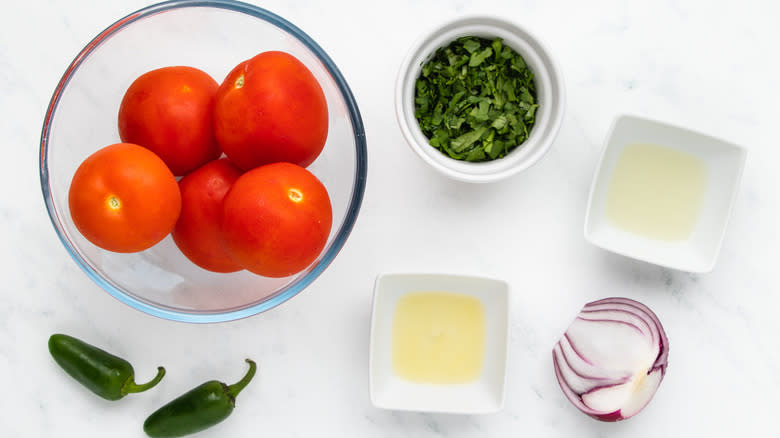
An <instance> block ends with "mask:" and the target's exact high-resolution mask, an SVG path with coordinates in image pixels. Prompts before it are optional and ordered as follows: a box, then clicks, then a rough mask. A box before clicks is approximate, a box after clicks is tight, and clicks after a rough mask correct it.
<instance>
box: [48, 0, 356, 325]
mask: <svg viewBox="0 0 780 438" xmlns="http://www.w3.org/2000/svg"><path fill="white" fill-rule="evenodd" d="M189 7H211V8H216V9H225V10H232V11H236V12H240V13H244V14H247V15H250V16H253V17H255V18H258V19H260V20H262V21H265V22H267V23H269V24H271V25H274V26H276V27H278V28H279V29H281V30H283V31H285V32H287V33H289V34H290V35H292V36H293V37H295V38H296V39H297V40H298V41H299V42H301V43H302V44H303V45H304V46H306V47H307V48H308V49H309V50H311V51H312V53H313V54H314V55H315V56H316V57H317V58H318V59H319V61H320V62H322V63H323V65H324V66H325V68H326V70H327V71H328V73H329V74H330V75H331V77H332V78H333V80H334V81H335V83H336V85H337V86H338V89H339V93H340V94H341V96H342V98H343V99H344V102H345V105H346V107H347V112H348V114H349V119H350V122H351V124H352V130H353V132H354V138H355V145H356V151H355V152H356V157H355V159H356V166H355V181H354V184H353V186H352V195H351V197H350V200H349V205H348V207H347V214H346V216H345V218H344V222H343V223H342V224H341V227H340V228H339V229H338V231H337V232H336V236H335V238H334V239H333V241H332V242H331V244H330V246H329V247H328V248H327V250H326V251H325V253H324V255H323V256H322V258H321V259H320V261H319V262H317V264H316V265H314V266H313V267H312V268H310V270H309V272H307V273H306V274H305V275H303V276H302V277H300V278H298V279H296V280H295V281H294V282H292V283H289V284H287V285H285V286H284V287H283V288H282V289H280V290H279V291H277V292H276V293H275V294H274V295H272V296H271V297H269V298H267V299H265V300H263V301H261V302H259V303H256V304H253V305H251V306H247V307H244V308H240V309H237V310H229V311H226V312H215V313H210V312H187V311H180V310H173V309H168V308H164V307H158V306H155V305H153V304H151V303H149V302H146V301H144V300H142V299H139V298H136V297H134V296H132V295H129V294H127V293H125V292H124V291H122V290H121V289H120V288H118V287H117V286H115V285H114V284H113V283H111V282H110V281H108V280H107V279H106V278H104V277H103V276H102V275H100V274H99V273H98V272H97V271H95V270H94V269H93V268H92V267H91V266H90V264H89V263H88V262H87V261H86V260H85V259H84V258H82V257H81V255H79V253H78V252H77V251H75V250H74V248H73V247H72V246H71V245H70V243H69V240H68V238H67V237H66V235H65V231H64V229H63V226H62V224H61V223H60V221H59V218H58V212H57V209H56V208H55V206H54V201H53V199H52V196H51V192H50V189H49V170H48V150H49V149H48V143H49V134H50V131H51V123H52V120H53V116H54V114H55V112H56V109H57V106H58V104H59V101H60V98H61V96H62V93H63V91H64V90H65V88H66V87H67V85H68V83H69V82H70V79H71V78H72V77H73V75H74V74H75V73H76V71H78V68H79V66H80V65H81V64H82V62H83V61H84V60H86V59H87V58H88V57H89V56H90V55H91V54H92V52H93V51H94V50H95V49H96V48H97V47H98V46H99V45H100V44H101V43H102V42H103V41H105V40H107V39H108V38H110V37H111V36H112V35H114V34H115V33H117V32H118V31H120V30H121V29H123V28H125V27H126V26H128V25H130V24H132V23H133V22H135V21H138V20H141V19H143V18H146V17H149V16H151V15H154V14H157V13H160V12H165V11H169V10H174V9H183V8H189ZM39 165H40V179H41V190H42V192H43V198H44V201H45V203H46V210H47V212H48V214H49V219H50V220H51V223H52V225H53V226H54V230H55V232H56V233H57V236H58V237H59V239H60V241H61V242H62V244H63V246H65V249H66V250H67V251H68V253H69V254H70V256H71V257H72V258H73V260H74V261H75V262H76V264H77V265H78V266H79V267H80V268H81V269H82V270H83V271H84V272H85V273H86V274H87V276H89V277H90V278H91V279H92V280H93V281H94V282H95V283H97V284H98V285H99V286H100V287H101V288H102V289H103V290H105V291H106V292H108V293H109V294H110V295H111V296H113V297H114V298H116V299H118V300H119V301H121V302H123V303H125V304H127V305H129V306H130V307H132V308H134V309H136V310H140V311H142V312H144V313H147V314H149V315H152V316H156V317H159V318H162V319H167V320H171V321H179V322H190V323H212V322H225V321H233V320H237V319H242V318H246V317H249V316H253V315H256V314H258V313H261V312H264V311H266V310H270V309H272V308H274V307H276V306H278V305H280V304H282V303H283V302H285V301H287V300H289V299H290V298H292V297H294V296H295V295H297V294H298V293H299V292H301V291H302V290H303V289H305V288H306V287H307V286H308V285H309V284H311V283H312V282H313V281H314V280H315V279H316V278H317V277H319V275H320V274H322V272H323V271H324V270H325V268H326V267H328V265H330V263H331V262H332V261H333V259H334V258H335V257H336V255H337V254H338V252H339V251H340V250H341V248H342V247H343V246H344V243H345V242H346V240H347V237H348V236H349V234H350V232H351V231H352V228H353V227H354V225H355V221H356V220H357V215H358V211H359V210H360V206H361V204H362V201H363V194H364V192H365V186H366V173H367V148H366V136H365V129H364V127H363V120H362V118H361V116H360V111H359V110H358V106H357V102H356V101H355V98H354V96H353V95H352V91H351V90H350V88H349V85H347V82H346V80H345V79H344V77H343V75H342V74H341V72H340V71H339V69H338V67H336V64H335V63H334V62H333V60H331V59H330V57H329V56H328V55H327V54H326V53H325V51H324V50H323V49H322V48H321V47H320V46H319V45H318V44H317V43H316V42H315V41H314V40H313V39H312V38H311V37H309V36H308V35H307V34H306V33H305V32H303V31H302V30H301V29H299V28H298V27H297V26H295V25H294V24H292V23H290V22H289V21H287V20H285V19H284V18H282V17H280V16H278V15H276V14H274V13H273V12H270V11H268V10H266V9H263V8H260V7H258V6H254V5H250V4H247V3H243V2H240V1H235V0H169V1H164V2H161V3H156V4H153V5H150V6H147V7H144V8H141V9H139V10H137V11H135V12H133V13H131V14H129V15H126V16H125V17H123V18H121V19H119V20H117V21H116V22H114V23H113V24H111V25H110V26H108V27H107V28H106V29H104V30H103V31H102V32H100V33H99V34H98V35H97V36H95V37H94V38H93V39H92V40H91V41H90V42H89V43H88V44H87V45H86V46H85V47H84V48H83V49H81V51H79V53H78V54H77V55H76V57H75V58H74V59H73V61H72V62H71V63H70V65H69V66H68V68H67V69H66V70H65V73H64V74H63V75H62V78H61V79H60V81H59V82H58V83H57V86H56V88H55V89H54V93H53V94H52V97H51V100H50V102H49V105H48V108H47V110H46V115H45V117H44V123H43V128H42V130H41V141H40V157H39Z"/></svg>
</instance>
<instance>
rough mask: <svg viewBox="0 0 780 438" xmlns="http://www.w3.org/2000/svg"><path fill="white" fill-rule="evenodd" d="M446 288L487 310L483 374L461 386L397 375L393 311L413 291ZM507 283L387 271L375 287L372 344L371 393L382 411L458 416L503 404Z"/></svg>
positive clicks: (507, 321)
mask: <svg viewBox="0 0 780 438" xmlns="http://www.w3.org/2000/svg"><path fill="white" fill-rule="evenodd" d="M420 291H444V292H452V293H457V294H465V295H469V296H472V297H475V298H477V299H479V300H480V302H481V303H482V305H483V307H484V309H485V356H484V362H483V367H482V374H481V375H480V376H479V377H478V378H477V379H476V380H474V381H473V382H469V383H462V384H424V383H415V382H410V381H407V380H404V379H402V378H400V377H398V376H396V375H395V374H394V372H393V365H392V362H393V361H392V328H393V314H394V312H395V308H396V304H397V302H398V299H399V298H401V297H402V296H404V295H406V294H408V293H411V292H420ZM508 342H509V286H508V284H507V283H506V282H504V281H500V280H492V279H488V278H480V277H469V276H461V275H445V274H384V275H380V276H378V277H377V280H376V283H375V285H374V305H373V311H372V315H371V344H370V347H369V392H370V396H371V402H372V403H373V404H374V406H376V407H378V408H384V409H394V410H402V411H421V412H446V413H456V414H486V413H491V412H496V411H499V410H500V409H501V408H502V407H503V405H504V382H505V380H506V362H507V344H508Z"/></svg>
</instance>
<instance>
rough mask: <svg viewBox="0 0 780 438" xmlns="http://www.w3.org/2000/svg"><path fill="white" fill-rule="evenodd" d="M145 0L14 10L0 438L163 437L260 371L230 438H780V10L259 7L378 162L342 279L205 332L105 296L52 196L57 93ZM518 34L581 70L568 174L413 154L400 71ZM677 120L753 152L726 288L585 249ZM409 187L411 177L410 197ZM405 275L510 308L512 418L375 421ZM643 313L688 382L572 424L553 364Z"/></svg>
mask: <svg viewBox="0 0 780 438" xmlns="http://www.w3.org/2000/svg"><path fill="white" fill-rule="evenodd" d="M145 5H146V3H145V1H143V0H122V1H111V2H102V1H97V0H91V1H88V0H72V1H66V0H29V1H18V2H13V3H11V2H8V3H7V4H6V6H4V8H3V12H2V14H0V96H2V97H1V98H0V133H2V136H3V155H4V158H3V159H2V160H1V161H0V163H2V164H0V166H2V170H1V171H0V187H2V196H1V197H0V241H2V249H1V250H0V266H2V274H3V275H2V276H3V280H4V281H3V287H2V294H3V295H2V302H1V303H0V333H1V334H0V377H1V378H2V379H3V381H4V385H3V387H4V395H3V396H2V397H0V425H1V427H0V429H2V435H3V436H8V437H47V436H75V435H77V434H78V435H79V436H94V437H104V436H112V437H138V436H142V432H141V424H142V422H143V420H144V418H145V417H146V416H147V415H148V414H149V413H150V412H152V411H153V410H154V409H156V408H157V407H158V406H160V405H161V404H162V403H163V402H165V401H167V400H168V399H170V398H172V397H174V396H175V395H178V394H179V393H181V392H182V391H183V390H184V389H186V388H189V387H190V386H194V385H195V384H197V383H200V382H202V381H205V380H208V379H211V378H219V379H223V380H227V381H233V380H236V379H237V378H238V377H239V376H240V375H241V374H242V373H243V372H244V370H245V368H244V367H245V365H244V364H243V362H242V361H243V359H244V358H245V357H252V358H254V359H256V360H257V361H258V362H259V364H260V374H259V377H258V378H257V379H256V381H255V382H254V383H253V384H252V385H251V386H250V387H248V388H247V389H246V390H245V392H244V393H242V394H241V396H240V397H239V400H238V407H237V409H236V411H235V412H234V414H233V416H232V417H231V418H230V419H229V420H228V421H226V422H224V423H223V424H221V425H219V426H217V427H215V428H213V429H211V430H209V431H207V432H204V433H203V434H202V435H201V436H203V437H204V438H205V437H218V436H231V437H250V436H251V437H255V436H266V437H312V436H334V437H404V436H408V437H415V438H424V437H477V436H479V437H499V436H501V437H505V436H532V437H571V436H582V437H594V438H595V437H621V436H631V437H634V438H642V437H656V436H662V437H681V436H694V437H708V436H762V437H764V436H766V437H768V436H778V435H779V434H780V416H779V415H778V408H780V399H779V398H778V394H779V393H780V318H778V317H777V315H778V313H780V279H779V278H778V267H777V260H778V259H780V254H779V252H780V251H779V250H780V235H779V234H778V228H779V227H778V223H780V208H779V206H780V203H779V202H778V201H779V199H778V198H779V197H780V195H779V194H780V192H779V191H778V190H777V188H778V182H777V181H778V180H777V170H776V167H777V163H778V162H780V134H778V130H777V126H778V123H777V117H778V111H777V102H778V101H780V92H779V91H778V90H780V87H778V86H777V78H778V77H780V64H779V63H778V61H777V54H778V49H779V48H780V47H779V46H780V44H778V41H780V27H779V26H778V22H780V8H779V7H778V3H777V2H775V1H774V0H766V1H757V0H743V1H739V2H733V1H721V0H716V1H713V0H699V1H685V2H682V1H675V0H661V1H659V0H646V1H636V2H634V1H622V0H592V1H588V2H583V1H578V0H569V1H539V0H511V1H498V0H481V1H477V0H457V1H444V0H441V1H433V0H431V1H425V2H420V1H411V0H399V1H392V2H384V3H383V4H375V3H374V2H365V1H360V0H351V1H342V0H333V1H329V2H315V1H310V0H303V1H286V0H269V1H266V2H263V3H259V5H260V6H263V7H265V8H267V9H269V10H271V11H273V12H275V13H277V14H279V15H282V16H283V17H285V18H287V19H289V20H290V21H292V22H293V23H295V24H296V25H298V26H299V27H301V28H302V29H303V30H304V31H306V32H307V33H309V34H310V35H311V36H312V37H314V38H315V39H316V40H317V41H318V42H319V43H320V44H321V45H322V47H323V48H324V49H325V50H326V51H327V52H328V53H329V54H330V55H331V57H332V58H333V59H334V60H335V61H336V63H337V64H338V65H339V67H340V68H341V70H342V72H343V74H344V76H345V77H346V78H347V80H348V81H349V83H350V85H351V87H352V90H353V92H354V94H355V96H356V98H357V100H358V103H359V105H360V109H361V111H362V114H363V118H364V122H365V126H366V130H367V137H368V145H369V175H368V187H367V189H366V193H365V200H364V204H363V208H362V211H361V214H360V217H359V219H358V222H357V225H356V227H355V229H354V231H353V233H352V235H351V237H350V239H349V240H348V242H347V244H346V246H345V247H344V249H343V250H342V252H341V254H340V255H339V256H338V257H337V258H336V260H335V262H334V263H333V264H332V265H331V267H330V268H329V269H328V270H327V271H326V272H325V273H324V274H323V275H322V276H321V277H320V278H319V279H318V280H316V281H315V283H313V284H312V285H311V286H310V287H309V288H308V289H307V290H306V291H304V292H303V293H302V294H301V295H299V296H297V297H296V298H294V299H293V300H291V301H289V302H287V303H285V304H284V305H282V306H281V307H278V308H276V309H274V310H272V311H269V312H267V313H265V314H262V315H259V316H256V317H252V318H249V319H246V320H242V321H237V322H233V323H225V324H218V325H188V324H181V323H172V322H168V321H164V320H159V319H156V318H153V317H150V316H147V315H145V314H142V313H140V312H138V311H135V310H133V309H131V308H129V307H127V306H125V305H123V304H121V303H120V302H118V301H117V300H115V299H113V298H112V297H110V296H109V295H108V294H106V293H105V292H103V291H102V290H101V289H100V288H98V287H97V286H96V285H95V284H93V283H92V282H91V281H90V280H89V279H88V278H87V276H86V275H84V274H83V273H82V272H81V270H80V269H79V268H78V267H77V266H76V264H75V263H74V262H73V261H72V260H71V258H70V256H69V255H68V254H67V253H66V251H65V250H64V249H63V247H62V245H61V244H60V242H59V240H58V239H57V237H56V236H55V233H54V232H53V229H52V227H51V224H50V223H49V219H48V217H47V214H46V210H45V208H44V204H43V200H42V196H41V191H40V184H39V179H38V141H39V135H40V128H41V122H42V120H43V116H44V112H45V109H46V106H47V104H48V100H49V97H50V94H51V92H52V90H53V88H54V86H55V84H56V83H57V81H58V80H59V78H60V75H61V74H62V72H63V71H64V69H65V67H66V66H67V65H68V64H69V63H70V61H71V60H72V58H73V56H74V55H75V54H76V53H77V52H78V51H79V50H80V49H81V47H82V46H83V45H84V44H85V43H86V42H87V41H89V39H90V38H92V37H93V36H94V35H96V34H97V33H98V32H99V31H101V30H102V29H103V28H104V27H106V26H107V25H108V24H110V23H111V22H112V21H114V20H115V19H117V18H119V17H121V16H123V15H125V14H127V13H129V12H131V11H133V10H135V9H138V8H140V7H142V6H145ZM469 12H486V13H495V14H501V15H505V16H507V17H510V18H512V19H514V20H517V21H518V22H520V23H522V24H525V25H527V26H529V27H531V28H532V29H534V30H535V31H536V33H537V34H538V35H539V36H540V37H541V38H543V39H544V40H545V41H546V42H547V43H548V45H549V47H550V48H551V49H552V51H553V52H554V54H555V55H556V57H557V59H558V61H559V62H560V64H561V66H562V69H563V73H564V76H565V79H566V83H567V91H568V108H567V112H566V117H565V120H564V123H563V127H562V129H561V132H560V135H559V137H558V139H557V141H556V142H555V144H554V146H553V148H552V150H551V152H550V153H549V154H548V155H547V156H546V157H545V158H544V159H543V161H542V162H540V163H539V164H538V165H536V166H534V167H533V168H531V169H530V170H528V171H526V172H525V173H522V174H521V175H518V176H516V177H514V178H511V179H509V180H507V181H505V182H503V183H500V184H492V185H484V186H472V185H466V184H461V183H455V182H453V181H450V180H447V179H445V178H444V177H442V176H439V175H438V174H436V173H434V172H433V171H432V170H431V169H429V168H428V167H426V166H425V165H424V164H423V163H422V162H421V161H420V160H419V159H418V158H417V157H416V156H415V155H414V154H413V153H412V152H411V150H410V149H409V148H408V147H407V146H406V145H405V144H404V141H403V139H402V137H401V134H400V132H399V130H398V128H397V125H396V122H395V119H394V113H393V103H392V102H393V100H392V97H393V84H394V79H395V74H396V70H397V66H398V65H399V64H400V62H401V59H402V57H403V56H404V54H405V53H406V50H407V48H408V47H409V46H410V45H411V43H412V42H413V40H414V39H415V38H416V37H417V36H418V34H419V33H420V32H421V31H422V30H424V29H426V28H427V27H429V26H430V25H431V24H432V23H433V22H436V21H438V20H440V19H441V18H443V17H447V16H456V15H459V14H463V13H469ZM621 112H632V113H635V114H638V115H645V116H649V117H652V118H658V119H662V120H668V121H673V122H675V123H678V124H682V125H685V126H688V127H691V128H694V129H697V130H701V131H704V132H707V133H711V134H713V135H715V136H718V137H722V138H724V139H726V140H730V141H734V142H737V143H740V144H743V145H744V146H745V147H746V148H748V150H749V157H748V162H747V167H746V171H745V174H744V177H743V184H742V188H741V191H740V196H739V199H738V202H737V204H736V209H735V211H734V215H733V218H732V221H731V223H730V226H729V230H728V233H727V236H726V239H725V242H724V245H723V249H722V252H721V255H720V259H719V261H718V263H717V265H716V267H715V270H714V271H713V272H711V273H708V274H703V275H690V274H687V273H682V272H675V271H670V270H667V269H661V268H658V267H655V266H651V265H647V264H644V263H641V262H636V261H632V260H628V259H625V258H621V257H619V256H616V255H611V254H609V253H606V252H604V251H602V250H599V249H597V248H595V247H593V246H590V245H588V244H587V243H586V242H585V241H584V239H583V236H582V227H583V215H584V209H585V202H586V197H587V190H588V187H589V183H590V180H591V176H592V171H593V169H594V166H595V163H596V159H597V155H598V151H599V148H600V146H601V144H602V140H603V138H604V135H605V133H606V131H607V128H608V126H609V124H610V122H611V120H612V119H613V118H614V117H615V115H616V114H618V113H621ZM400 173H402V174H403V178H399V174H400ZM386 271H433V272H462V273H470V274H481V275H487V276H492V277H497V278H502V279H505V280H507V281H508V282H509V283H510V284H511V286H512V288H513V291H512V300H511V303H512V308H511V345H510V374H509V378H508V383H507V385H508V387H507V399H506V405H505V407H504V409H503V410H502V411H501V412H500V413H497V414H492V415H485V416H449V415H429V414H419V413H397V412H390V411H383V410H378V409H375V408H373V407H372V406H371V405H370V402H369V398H368V390H367V352H368V328H369V325H368V324H369V309H370V303H371V288H372V284H373V280H374V278H375V276H376V275H377V274H378V273H380V272H386ZM610 295H623V296H627V297H630V298H634V299H638V300H640V301H642V302H644V303H646V304H648V305H649V306H650V307H651V308H653V309H654V310H655V311H656V312H657V314H658V315H659V317H660V318H661V320H662V321H663V323H664V325H665V327H666V330H667V333H668V335H669V337H670V339H671V355H670V366H669V372H668V374H667V377H666V379H665V381H664V383H663V384H662V386H661V388H660V390H659V392H658V393H657V394H656V397H655V399H654V400H653V401H652V403H651V404H650V405H649V406H648V407H647V409H646V410H645V411H643V412H642V413H641V414H640V415H638V416H637V417H635V418H633V419H631V420H629V421H625V422H622V423H617V424H604V423H599V422H596V421H594V420H591V419H590V418H588V417H586V416H584V415H582V414H580V413H579V412H578V411H576V410H575V408H574V407H572V406H571V405H570V404H569V402H568V401H566V400H565V399H564V397H563V395H562V393H561V391H560V390H559V388H558V385H557V383H556V381H555V378H554V375H553V371H552V363H551V362H552V360H551V355H550V350H551V348H552V346H553V343H554V342H555V340H556V339H557V337H558V336H559V335H560V334H561V333H562V332H563V330H564V329H565V327H566V325H567V324H568V322H569V320H570V318H572V317H573V315H574V314H575V313H576V311H577V310H578V309H579V307H580V306H581V305H582V304H583V303H585V302H586V301H588V300H592V299H596V298H600V297H605V296H610ZM53 332H66V333H70V334H73V335H75V336H79V337H83V338H85V339H88V340H90V341H92V342H93V343H96V344H99V345H101V346H103V347H105V348H107V349H109V350H111V351H113V352H115V353H118V354H121V355H122V356H125V357H127V358H129V359H131V360H132V362H133V364H134V365H135V367H136V370H137V373H138V377H139V379H146V378H149V377H151V375H152V373H153V371H154V367H155V366H157V365H158V364H164V365H165V366H166V367H167V369H168V376H167V377H166V378H165V380H164V381H163V383H162V384H161V385H160V386H159V387H158V388H157V389H155V390H152V391H149V392H148V393H146V394H145V395H142V396H141V395H138V396H135V397H127V398H126V399H124V400H122V401H120V402H117V403H109V402H104V401H102V400H100V399H98V398H96V397H94V396H92V395H90V394H89V393H87V392H85V391H84V390H83V389H82V388H80V387H79V386H78V385H77V384H76V383H74V382H73V381H71V380H70V379H69V378H67V377H66V376H65V375H64V374H63V373H62V371H61V370H59V369H58V368H57V366H56V365H55V364H54V362H53V361H52V360H51V359H50V357H49V355H48V352H47V349H46V340H47V338H48V336H49V335H50V334H51V333H53Z"/></svg>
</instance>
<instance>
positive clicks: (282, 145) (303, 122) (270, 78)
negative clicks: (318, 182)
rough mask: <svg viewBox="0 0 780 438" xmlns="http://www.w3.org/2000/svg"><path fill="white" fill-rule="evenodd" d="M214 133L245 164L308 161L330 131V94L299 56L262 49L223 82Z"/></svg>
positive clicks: (304, 163)
mask: <svg viewBox="0 0 780 438" xmlns="http://www.w3.org/2000/svg"><path fill="white" fill-rule="evenodd" d="M214 133H215V135H216V137H217V141H218V143H219V145H220V147H221V148H222V150H223V151H224V152H225V154H226V155H227V156H228V158H230V159H231V160H232V161H233V162H234V163H236V165H237V166H238V167H241V168H242V169H244V170H249V169H253V168H255V167H257V166H261V165H263V164H269V163H275V162H279V161H285V162H289V163H294V164H297V165H299V166H302V167H306V166H308V165H309V164H311V163H312V162H313V161H314V160H315V159H316V158H317V156H318V155H319V154H320V152H322V149H323V147H324V146H325V141H326V139H327V137H328V105H327V102H326V99H325V94H324V93H323V91H322V87H320V84H319V82H317V79H316V78H315V77H314V75H313V74H312V73H311V71H309V69H308V68H306V66H305V65H304V64H303V63H302V62H301V61H299V60H298V59H297V58H295V57H294V56H292V55H290V54H288V53H285V52H278V51H271V52H263V53H260V54H259V55H257V56H255V57H254V58H251V59H249V60H247V61H244V62H242V63H241V64H239V65H237V66H236V67H235V68H234V69H233V70H232V71H231V72H230V73H229V74H228V75H227V77H226V78H225V80H224V81H223V82H222V84H221V85H220V87H219V90H218V91H217V94H216V100H215V105H214Z"/></svg>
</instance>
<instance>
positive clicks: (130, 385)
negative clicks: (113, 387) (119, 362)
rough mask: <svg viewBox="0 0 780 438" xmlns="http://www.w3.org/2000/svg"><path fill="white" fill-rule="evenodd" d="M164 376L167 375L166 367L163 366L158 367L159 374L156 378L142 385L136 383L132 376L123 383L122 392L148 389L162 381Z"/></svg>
mask: <svg viewBox="0 0 780 438" xmlns="http://www.w3.org/2000/svg"><path fill="white" fill-rule="evenodd" d="M163 376H165V368H163V367H157V375H156V376H154V379H152V380H150V381H148V382H146V383H142V384H140V385H139V384H137V383H135V381H134V380H133V377H132V376H130V378H129V379H127V382H125V384H124V385H122V394H130V393H133V392H143V391H146V390H147V389H149V388H151V387H153V386H155V385H157V384H158V383H160V380H162V378H163Z"/></svg>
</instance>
